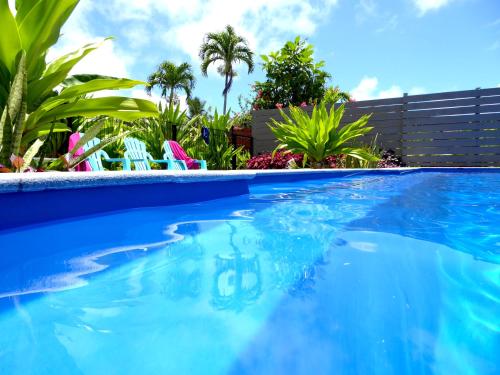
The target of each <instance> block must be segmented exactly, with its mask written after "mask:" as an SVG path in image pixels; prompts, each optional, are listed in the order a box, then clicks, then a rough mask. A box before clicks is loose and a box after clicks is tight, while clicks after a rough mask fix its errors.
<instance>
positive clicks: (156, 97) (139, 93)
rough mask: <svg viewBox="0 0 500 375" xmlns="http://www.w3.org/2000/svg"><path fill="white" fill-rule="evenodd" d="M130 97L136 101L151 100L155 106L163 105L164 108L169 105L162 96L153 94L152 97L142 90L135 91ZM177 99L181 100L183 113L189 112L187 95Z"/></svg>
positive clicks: (178, 96) (179, 96)
mask: <svg viewBox="0 0 500 375" xmlns="http://www.w3.org/2000/svg"><path fill="white" fill-rule="evenodd" d="M130 97H132V98H136V99H146V100H150V101H152V102H153V103H155V104H158V103H161V105H162V107H163V108H165V107H166V105H167V100H166V99H165V98H162V97H161V96H160V95H158V94H156V93H154V92H152V93H151V95H148V94H147V93H146V91H144V90H141V89H134V90H132V91H131V92H130ZM177 98H178V99H179V104H180V107H181V111H185V110H187V108H188V106H187V102H186V99H187V97H186V95H177Z"/></svg>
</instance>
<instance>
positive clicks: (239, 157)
mask: <svg viewBox="0 0 500 375" xmlns="http://www.w3.org/2000/svg"><path fill="white" fill-rule="evenodd" d="M251 158H252V155H251V154H250V151H248V150H244V149H242V150H241V151H240V152H238V153H237V154H236V169H247V163H248V161H249V160H250V159H251Z"/></svg>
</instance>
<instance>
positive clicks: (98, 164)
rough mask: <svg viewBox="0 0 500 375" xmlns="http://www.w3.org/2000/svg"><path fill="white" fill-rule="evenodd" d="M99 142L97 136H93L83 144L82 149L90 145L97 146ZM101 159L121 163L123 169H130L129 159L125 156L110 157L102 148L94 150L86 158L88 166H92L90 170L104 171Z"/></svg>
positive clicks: (90, 146)
mask: <svg viewBox="0 0 500 375" xmlns="http://www.w3.org/2000/svg"><path fill="white" fill-rule="evenodd" d="M99 143H101V140H100V139H99V138H93V139H91V140H90V141H88V142H87V143H86V144H85V145H84V146H83V149H84V151H88V150H90V149H91V148H92V147H94V146H97V145H98V144H99ZM103 160H104V161H107V162H109V163H122V164H123V170H124V171H130V161H129V160H128V159H126V158H110V157H109V156H108V154H107V152H106V151H104V150H99V151H96V152H94V153H93V154H92V155H90V156H89V157H88V158H87V161H88V162H89V164H90V168H92V171H101V172H102V171H104V167H103V165H102V161H103Z"/></svg>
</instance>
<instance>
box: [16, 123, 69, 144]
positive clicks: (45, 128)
mask: <svg viewBox="0 0 500 375" xmlns="http://www.w3.org/2000/svg"><path fill="white" fill-rule="evenodd" d="M51 128H52V124H51V123H48V124H44V125H40V126H37V127H36V128H35V129H33V130H30V131H28V132H26V133H24V134H23V139H22V141H21V144H22V145H23V146H26V145H28V144H30V143H31V142H33V141H34V140H35V139H37V138H40V137H43V136H46V135H48V134H49V133H50V130H51ZM70 131H71V130H70V129H69V128H68V126H67V125H66V124H64V123H62V122H58V123H56V124H54V128H53V129H52V132H53V133H65V132H70Z"/></svg>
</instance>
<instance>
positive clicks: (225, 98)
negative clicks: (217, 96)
mask: <svg viewBox="0 0 500 375" xmlns="http://www.w3.org/2000/svg"><path fill="white" fill-rule="evenodd" d="M228 77H229V75H228V74H227V73H226V80H225V85H224V109H223V112H224V114H226V105H227V79H228Z"/></svg>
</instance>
